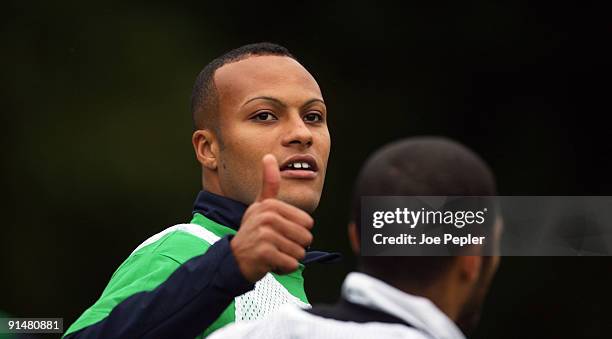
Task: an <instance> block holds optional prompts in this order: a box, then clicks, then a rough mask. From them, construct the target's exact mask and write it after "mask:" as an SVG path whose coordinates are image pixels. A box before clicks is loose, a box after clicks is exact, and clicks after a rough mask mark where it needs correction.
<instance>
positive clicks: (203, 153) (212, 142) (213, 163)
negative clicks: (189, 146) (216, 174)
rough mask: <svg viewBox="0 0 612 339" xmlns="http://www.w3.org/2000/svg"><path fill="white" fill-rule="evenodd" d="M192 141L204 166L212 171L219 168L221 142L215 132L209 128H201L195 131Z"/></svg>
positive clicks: (197, 156)
mask: <svg viewBox="0 0 612 339" xmlns="http://www.w3.org/2000/svg"><path fill="white" fill-rule="evenodd" d="M191 142H192V143H193V150H194V151H195V154H196V158H198V161H199V162H200V164H202V167H204V168H206V169H209V170H211V171H215V170H217V166H218V161H219V158H218V155H219V143H218V141H217V138H216V137H215V134H214V133H212V132H211V131H209V130H207V129H200V130H197V131H195V132H193V136H192V137H191Z"/></svg>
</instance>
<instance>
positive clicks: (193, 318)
mask: <svg viewBox="0 0 612 339" xmlns="http://www.w3.org/2000/svg"><path fill="white" fill-rule="evenodd" d="M246 208H247V206H246V205H244V204H242V203H240V202H237V201H234V200H231V199H228V198H225V197H222V196H218V195H215V194H212V193H210V192H206V191H202V192H200V193H199V194H198V197H197V199H196V202H195V205H194V212H193V218H192V220H191V221H190V223H188V224H179V225H175V226H172V227H169V228H167V229H165V230H163V231H162V232H160V233H157V234H156V235H154V236H152V237H150V238H149V239H147V240H146V241H144V242H143V243H142V244H141V245H140V246H138V247H137V248H136V249H135V250H134V251H133V252H132V253H131V254H130V255H129V256H128V258H127V259H126V260H125V261H124V262H123V263H122V264H121V265H120V266H119V268H118V269H117V270H116V271H115V272H114V273H113V275H112V277H111V279H110V282H109V283H108V285H107V286H106V288H105V289H104V291H103V292H102V295H101V296H100V298H99V299H98V301H96V302H95V303H94V304H93V305H92V306H91V307H90V308H88V309H87V310H86V311H85V312H84V313H83V314H82V315H81V316H80V317H79V318H78V319H77V320H76V321H75V322H74V323H73V324H72V325H71V326H70V327H69V328H68V330H67V331H66V333H65V335H64V338H145V337H147V338H195V337H205V336H207V335H208V334H210V333H212V332H213V331H215V330H216V329H218V328H221V327H223V326H225V325H227V324H228V323H231V322H235V321H236V322H239V321H244V320H254V319H260V318H262V317H264V316H266V315H267V314H269V313H271V312H273V311H275V310H276V309H277V308H278V307H280V306H281V305H283V304H287V303H291V304H295V305H298V306H300V307H308V306H309V304H308V299H307V297H306V293H305V292H304V279H303V277H302V271H303V270H304V267H305V265H307V264H309V263H312V262H334V261H336V260H338V258H339V254H337V253H326V252H319V251H307V254H306V258H305V259H304V260H303V261H302V262H301V263H300V266H299V268H298V269H297V270H296V271H294V272H292V273H290V274H287V275H277V274H274V273H268V274H267V275H266V276H265V277H264V278H262V279H261V280H260V281H258V282H257V283H256V284H253V283H251V282H249V281H248V280H246V279H245V278H244V277H243V276H242V273H241V272H240V269H239V268H238V264H237V262H236V260H235V258H234V256H233V254H232V251H231V248H230V243H229V242H230V240H231V238H232V237H233V235H234V234H235V233H236V231H237V230H238V227H239V226H240V221H241V219H242V215H243V214H244V211H245V210H246Z"/></svg>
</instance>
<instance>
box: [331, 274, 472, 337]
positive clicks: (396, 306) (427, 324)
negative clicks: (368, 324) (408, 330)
mask: <svg viewBox="0 0 612 339" xmlns="http://www.w3.org/2000/svg"><path fill="white" fill-rule="evenodd" d="M342 297H343V298H344V299H345V300H347V301H349V302H352V303H355V304H359V305H362V306H366V307H368V308H371V309H375V310H379V311H383V312H387V313H389V314H391V315H393V316H396V317H398V318H400V319H402V320H404V321H405V322H407V323H409V324H411V325H412V326H414V327H415V328H417V329H419V330H421V331H423V332H425V333H427V334H429V335H430V336H432V337H433V338H436V339H451V338H452V339H465V336H464V335H463V333H462V332H461V330H460V329H459V328H458V327H457V325H456V324H455V323H454V322H453V321H452V320H451V319H450V318H449V317H448V316H446V314H444V313H443V312H442V311H441V310H440V309H439V308H438V307H436V305H434V303H432V302H431V301H430V300H429V299H427V298H423V297H419V296H415V295H412V294H408V293H405V292H402V291H400V290H399V289H397V288H395V287H393V286H391V285H388V284H386V283H385V282H383V281H381V280H378V279H376V278H374V277H372V276H369V275H366V274H363V273H359V272H352V273H349V275H348V276H347V277H346V279H345V280H344V284H343V285H342Z"/></svg>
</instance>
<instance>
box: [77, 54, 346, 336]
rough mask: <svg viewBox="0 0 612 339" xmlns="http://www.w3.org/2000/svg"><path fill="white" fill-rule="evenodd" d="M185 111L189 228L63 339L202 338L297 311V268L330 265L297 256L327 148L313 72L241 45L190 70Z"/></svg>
mask: <svg viewBox="0 0 612 339" xmlns="http://www.w3.org/2000/svg"><path fill="white" fill-rule="evenodd" d="M192 114H193V118H194V123H195V131H194V133H193V136H192V141H193V146H194V150H195V154H196V157H197V159H198V162H199V163H200V164H201V166H202V187H203V190H202V191H201V192H200V193H199V194H198V197H197V199H196V202H195V206H194V211H193V219H192V220H191V221H190V223H188V224H179V225H175V226H172V227H169V228H167V229H165V230H163V231H162V232H160V233H157V234H156V235H154V236H152V237H150V238H149V239H147V240H146V241H145V242H143V243H142V244H141V245H140V246H138V247H137V248H136V249H135V250H134V251H133V252H132V254H131V255H130V256H129V257H128V258H127V259H126V260H125V261H124V262H123V264H121V266H119V268H118V269H117V271H115V273H114V274H113V276H112V278H111V280H110V282H109V284H108V286H107V287H106V289H105V290H104V291H103V292H102V295H101V296H100V298H99V300H98V301H97V302H96V303H95V304H94V305H93V306H91V307H90V308H89V309H87V310H86V311H85V312H84V313H83V314H82V315H81V317H80V318H78V319H77V320H76V322H75V323H73V324H72V326H70V328H69V329H68V331H67V332H66V335H65V337H66V338H194V337H203V336H206V335H208V334H210V333H211V332H213V331H214V330H216V329H218V328H220V327H222V326H224V325H226V324H228V323H231V322H234V321H236V322H238V321H243V320H251V319H259V318H262V317H264V316H265V315H267V314H269V313H270V312H273V311H274V310H276V309H278V308H279V307H280V306H282V305H283V304H296V305H299V306H304V307H306V306H308V300H307V298H306V294H305V292H304V281H303V278H302V270H303V269H304V266H305V265H307V264H309V263H311V262H316V261H321V262H322V261H330V260H332V259H334V258H336V255H335V254H329V253H325V252H308V251H307V250H306V249H307V247H308V246H309V245H310V243H311V242H312V234H311V229H312V227H313V225H314V222H313V220H312V218H311V216H310V215H309V213H310V212H312V211H314V210H315V209H316V207H317V206H318V204H319V199H320V197H321V191H322V189H323V182H324V179H325V170H326V168H327V160H328V156H329V150H330V144H331V141H330V136H329V131H328V128H327V111H326V106H325V103H324V101H323V96H322V95H321V91H320V89H319V86H318V84H317V82H316V81H315V79H314V78H313V77H312V75H311V74H310V73H309V72H308V71H307V70H306V69H305V68H304V67H303V66H302V65H301V64H300V63H299V62H298V61H297V60H296V59H295V58H294V57H293V56H292V55H291V54H290V53H289V52H288V51H287V50H286V49H285V48H284V47H281V46H278V45H274V44H270V43H260V44H253V45H246V46H243V47H240V48H238V49H236V50H233V51H230V52H228V53H226V54H224V55H223V56H221V57H219V58H217V59H215V60H213V61H212V62H211V63H210V64H208V65H207V66H206V67H205V68H204V70H203V71H202V72H201V73H200V75H199V76H198V77H197V79H196V83H195V86H194V89H193V94H192ZM84 283H85V284H86V283H87V282H84ZM92 293H93V292H92Z"/></svg>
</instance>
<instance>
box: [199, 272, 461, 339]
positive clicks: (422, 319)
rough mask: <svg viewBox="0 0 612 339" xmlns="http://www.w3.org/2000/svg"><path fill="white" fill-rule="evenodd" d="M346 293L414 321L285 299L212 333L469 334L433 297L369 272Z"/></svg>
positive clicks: (350, 281) (446, 337)
mask: <svg viewBox="0 0 612 339" xmlns="http://www.w3.org/2000/svg"><path fill="white" fill-rule="evenodd" d="M342 296H343V298H344V299H346V300H348V301H350V302H352V303H355V304H359V305H362V306H365V307H368V308H371V309H375V310H379V311H383V312H386V313H388V314H391V315H393V316H395V317H397V318H400V319H402V320H404V321H405V322H407V323H409V324H411V325H412V326H414V327H409V326H406V325H403V324H390V323H381V322H368V323H356V322H351V321H339V320H334V319H328V318H323V317H320V316H317V315H314V314H310V313H308V312H306V311H304V310H303V309H300V308H298V307H296V306H293V305H285V306H283V307H281V308H280V309H279V310H278V311H277V312H276V313H274V314H272V315H270V316H269V317H267V318H265V319H262V320H257V321H249V322H241V323H235V324H232V325H229V326H226V327H224V328H222V329H220V330H218V331H216V332H215V333H213V334H212V335H211V336H210V337H209V338H212V339H220V338H255V339H257V338H262V339H263V338H287V339H289V338H292V339H293V338H295V339H297V338H329V339H336V338H351V339H360V338H406V339H432V338H435V339H465V336H464V335H463V333H461V331H460V330H459V328H458V327H457V326H456V325H455V323H454V322H453V321H452V320H451V319H449V318H448V317H447V316H446V315H445V314H444V313H443V312H442V311H440V309H438V308H437V307H436V305H434V304H433V303H432V302H431V301H430V300H429V299H427V298H423V297H418V296H414V295H411V294H408V293H405V292H402V291H400V290H398V289H396V288H394V287H392V286H390V285H388V284H386V283H384V282H382V281H380V280H378V279H375V278H373V277H371V276H368V275H366V274H363V273H357V272H353V273H350V274H349V275H348V276H347V277H346V279H345V280H344V284H343V285H342Z"/></svg>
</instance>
